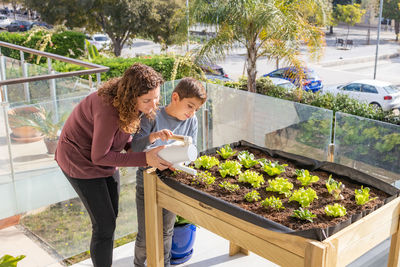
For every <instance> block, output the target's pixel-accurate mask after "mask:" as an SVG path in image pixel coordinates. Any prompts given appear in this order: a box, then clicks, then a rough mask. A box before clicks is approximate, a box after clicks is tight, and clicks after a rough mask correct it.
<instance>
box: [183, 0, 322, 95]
mask: <svg viewBox="0 0 400 267" xmlns="http://www.w3.org/2000/svg"><path fill="white" fill-rule="evenodd" d="M328 2H329V1H327V0H221V1H219V0H213V1H210V0H206V1H205V0H195V3H193V4H192V8H191V14H192V17H194V18H195V20H196V21H197V22H203V23H207V24H215V22H216V21H218V30H217V33H216V36H215V37H214V38H212V39H210V40H209V41H208V42H207V43H206V44H205V45H204V46H202V48H201V49H200V50H199V51H198V56H199V58H206V59H207V60H211V61H212V60H215V59H221V58H224V57H225V56H226V54H227V53H228V52H229V51H230V50H231V49H232V48H233V45H234V44H235V43H240V44H241V45H243V46H244V47H245V48H246V50H247V55H246V65H247V76H248V79H247V87H248V90H249V91H251V92H255V89H256V75H257V70H256V63H257V59H258V58H260V57H263V56H266V57H268V58H270V59H279V60H284V61H286V62H287V63H289V64H290V65H294V66H296V67H298V68H299V69H300V66H301V65H302V63H301V61H300V59H299V48H300V45H301V44H306V45H307V46H308V47H309V50H310V52H311V54H312V55H313V56H319V55H320V53H319V52H320V51H321V48H322V46H323V44H324V42H323V38H324V34H323V32H322V31H321V29H320V28H319V26H320V25H325V22H326V21H327V20H328V16H329V5H328Z"/></svg>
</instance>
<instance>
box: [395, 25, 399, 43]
mask: <svg viewBox="0 0 400 267" xmlns="http://www.w3.org/2000/svg"><path fill="white" fill-rule="evenodd" d="M399 32H400V20H395V21H394V33H395V34H396V42H397V41H398V40H399Z"/></svg>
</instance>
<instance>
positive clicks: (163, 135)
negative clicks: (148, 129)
mask: <svg viewBox="0 0 400 267" xmlns="http://www.w3.org/2000/svg"><path fill="white" fill-rule="evenodd" d="M173 135H174V134H173V133H172V132H171V131H170V130H168V129H163V130H161V131H158V132H154V133H151V134H150V135H149V141H150V143H154V142H155V141H156V140H157V139H161V140H162V141H167V140H168V139H169V138H170V137H171V136H173Z"/></svg>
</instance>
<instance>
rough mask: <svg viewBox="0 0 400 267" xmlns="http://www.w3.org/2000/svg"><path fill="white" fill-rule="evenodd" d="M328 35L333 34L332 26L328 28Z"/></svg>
mask: <svg viewBox="0 0 400 267" xmlns="http://www.w3.org/2000/svg"><path fill="white" fill-rule="evenodd" d="M329 34H333V26H329Z"/></svg>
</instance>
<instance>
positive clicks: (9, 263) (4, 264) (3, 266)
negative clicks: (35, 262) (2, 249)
mask: <svg viewBox="0 0 400 267" xmlns="http://www.w3.org/2000/svg"><path fill="white" fill-rule="evenodd" d="M23 258H25V255H20V256H17V257H13V256H11V255H4V256H3V257H1V258H0V267H15V266H17V263H18V262H19V261H20V260H22V259H23Z"/></svg>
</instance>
